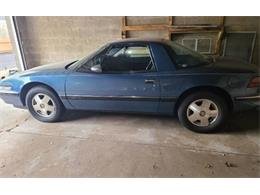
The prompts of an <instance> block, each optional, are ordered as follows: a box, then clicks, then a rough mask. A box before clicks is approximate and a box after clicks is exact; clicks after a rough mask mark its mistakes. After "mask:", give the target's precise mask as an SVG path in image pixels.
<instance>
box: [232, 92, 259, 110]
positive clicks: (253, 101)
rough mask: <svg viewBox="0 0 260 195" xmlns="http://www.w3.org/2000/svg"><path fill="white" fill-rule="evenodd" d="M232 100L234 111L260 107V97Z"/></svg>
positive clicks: (243, 97) (242, 97)
mask: <svg viewBox="0 0 260 195" xmlns="http://www.w3.org/2000/svg"><path fill="white" fill-rule="evenodd" d="M234 100H235V101H234V104H235V105H234V108H235V110H245V109H250V108H254V107H259V106H260V95H255V96H241V97H235V99H234Z"/></svg>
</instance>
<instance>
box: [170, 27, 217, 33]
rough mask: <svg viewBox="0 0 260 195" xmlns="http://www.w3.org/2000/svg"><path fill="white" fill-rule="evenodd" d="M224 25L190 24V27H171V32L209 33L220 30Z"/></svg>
mask: <svg viewBox="0 0 260 195" xmlns="http://www.w3.org/2000/svg"><path fill="white" fill-rule="evenodd" d="M221 29H222V27H218V26H217V27H215V26H214V27H211V26H188V27H185V26H183V27H175V26H172V27H169V31H170V32H171V33H202V32H204V33H209V32H219V31H221Z"/></svg>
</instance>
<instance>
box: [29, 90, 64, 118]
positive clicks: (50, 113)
mask: <svg viewBox="0 0 260 195" xmlns="http://www.w3.org/2000/svg"><path fill="white" fill-rule="evenodd" d="M26 105H27V107H28V110H29V111H30V113H31V115H32V116H33V117H34V118H36V119H37V120H39V121H42V122H55V121H58V120H59V119H60V118H61V115H62V113H63V110H64V108H63V105H62V103H61V101H60V100H59V98H58V97H57V96H56V94H55V93H53V92H52V91H51V90H49V89H48V88H47V87H44V86H38V87H34V88H32V89H31V90H30V91H29V92H28V93H27V95H26Z"/></svg>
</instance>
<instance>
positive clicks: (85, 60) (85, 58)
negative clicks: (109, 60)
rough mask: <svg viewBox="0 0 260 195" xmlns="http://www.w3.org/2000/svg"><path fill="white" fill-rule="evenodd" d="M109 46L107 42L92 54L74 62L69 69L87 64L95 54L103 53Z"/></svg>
mask: <svg viewBox="0 0 260 195" xmlns="http://www.w3.org/2000/svg"><path fill="white" fill-rule="evenodd" d="M106 47H107V44H106V45H104V46H102V47H101V48H99V49H98V50H96V51H94V52H92V53H91V54H90V55H87V56H85V57H83V58H81V59H80V60H78V61H76V62H75V63H74V64H72V65H71V66H69V67H68V69H74V68H76V67H77V66H79V65H82V64H85V63H86V62H87V61H88V60H89V59H91V58H93V57H94V56H96V55H98V54H99V53H101V52H102V51H103V50H104V49H105V48H106Z"/></svg>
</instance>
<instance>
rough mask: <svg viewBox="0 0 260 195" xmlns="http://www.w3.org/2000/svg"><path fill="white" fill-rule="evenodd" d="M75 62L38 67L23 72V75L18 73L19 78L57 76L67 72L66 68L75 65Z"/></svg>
mask: <svg viewBox="0 0 260 195" xmlns="http://www.w3.org/2000/svg"><path fill="white" fill-rule="evenodd" d="M74 62H75V60H74V61H72V60H70V61H65V62H59V63H51V64H46V65H41V66H37V67H35V68H32V69H29V70H26V71H23V72H21V73H18V74H17V76H28V75H42V74H46V73H48V74H51V73H54V74H57V73H64V72H66V71H67V70H66V66H68V65H69V64H72V63H74Z"/></svg>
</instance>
